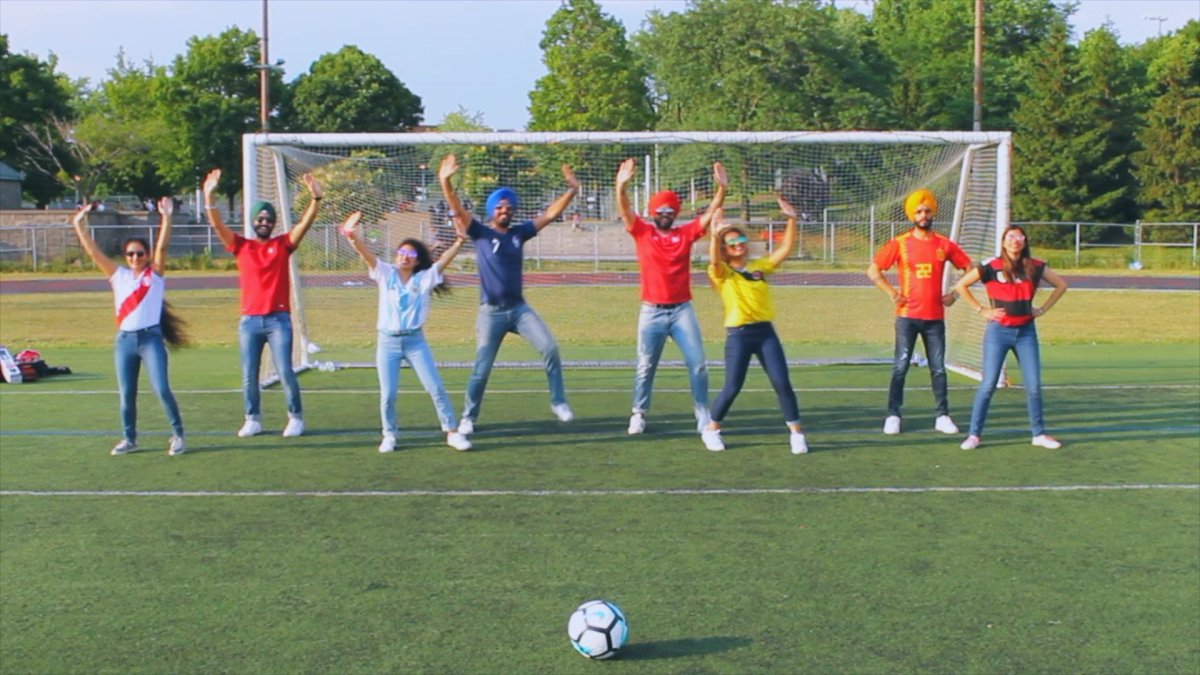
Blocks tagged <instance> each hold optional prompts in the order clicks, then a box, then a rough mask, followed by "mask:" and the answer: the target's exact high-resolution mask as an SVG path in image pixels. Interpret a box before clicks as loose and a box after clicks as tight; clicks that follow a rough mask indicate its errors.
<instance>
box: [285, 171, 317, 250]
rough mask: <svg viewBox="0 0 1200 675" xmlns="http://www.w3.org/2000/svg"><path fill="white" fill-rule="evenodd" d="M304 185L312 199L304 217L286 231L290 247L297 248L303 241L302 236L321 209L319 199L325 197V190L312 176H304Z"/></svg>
mask: <svg viewBox="0 0 1200 675" xmlns="http://www.w3.org/2000/svg"><path fill="white" fill-rule="evenodd" d="M303 180H304V184H305V185H307V186H308V192H309V194H310V195H312V199H310V200H308V208H306V209H304V215H302V216H300V222H298V223H296V226H295V227H293V228H292V229H290V230H288V239H290V240H292V246H299V245H300V242H301V241H303V240H304V235H306V234H308V228H310V227H312V224H313V223H314V222H316V220H317V210H318V209H320V208H321V199H322V198H323V197H324V196H325V190H324V189H323V188H322V187H321V182H320V181H318V180H317V179H316V178H313V177H312V174H310V173H306V174H304V178H303Z"/></svg>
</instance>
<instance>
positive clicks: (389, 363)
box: [375, 329, 456, 436]
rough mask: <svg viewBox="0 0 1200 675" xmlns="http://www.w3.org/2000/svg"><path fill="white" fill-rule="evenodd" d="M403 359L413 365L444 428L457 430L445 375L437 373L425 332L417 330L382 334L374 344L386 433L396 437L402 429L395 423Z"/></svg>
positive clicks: (382, 417)
mask: <svg viewBox="0 0 1200 675" xmlns="http://www.w3.org/2000/svg"><path fill="white" fill-rule="evenodd" d="M403 360H406V361H408V365H410V366H412V369H413V372H414V373H416V374H417V379H418V380H420V381H421V386H422V387H425V392H426V393H428V394H429V397H430V398H431V399H433V407H434V409H435V410H437V416H438V420H439V421H440V422H441V423H442V431H450V430H452V429H454V426H455V423H456V419H455V417H454V407H453V406H452V405H451V404H450V396H449V395H448V394H447V393H446V387H445V386H443V385H442V376H441V375H439V374H438V370H437V364H436V363H434V360H433V352H431V351H430V350H429V343H428V342H426V341H425V334H424V333H423V332H422V331H421V330H419V329H418V330H417V331H416V332H414V333H411V334H409V335H388V334H387V333H380V334H379V342H378V344H377V345H376V347H375V371H376V373H378V374H379V419H380V420H381V421H382V422H383V435H384V436H395V435H396V432H397V431H398V430H399V428H398V427H397V426H396V392H397V391H398V390H399V389H400V362H401V361H403Z"/></svg>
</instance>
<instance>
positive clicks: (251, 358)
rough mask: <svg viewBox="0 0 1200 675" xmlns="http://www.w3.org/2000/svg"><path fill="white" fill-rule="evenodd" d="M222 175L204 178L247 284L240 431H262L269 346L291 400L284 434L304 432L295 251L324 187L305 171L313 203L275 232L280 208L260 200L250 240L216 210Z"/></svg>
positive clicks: (213, 214) (210, 208)
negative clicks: (295, 360) (296, 345)
mask: <svg viewBox="0 0 1200 675" xmlns="http://www.w3.org/2000/svg"><path fill="white" fill-rule="evenodd" d="M220 180H221V170H220V169H213V170H212V171H211V172H209V174H208V176H206V177H205V178H204V208H205V211H206V212H207V213H208V218H209V221H210V222H211V223H212V226H213V229H214V230H216V231H217V236H218V237H220V239H221V243H223V244H225V249H226V250H227V251H229V252H230V253H232V254H234V256H236V258H237V266H238V284H239V286H240V287H241V289H242V318H241V321H240V322H239V323H238V344H239V346H240V348H241V357H242V398H243V400H244V402H245V412H246V420H245V422H244V423H243V424H242V428H241V429H239V430H238V436H242V437H246V436H254V435H256V434H259V433H262V411H261V409H260V405H259V399H260V391H259V384H258V371H259V367H260V366H261V364H262V352H263V347H264V346H265V345H270V346H271V358H273V359H274V360H275V370H276V372H278V373H279V380H280V382H281V383H282V385H283V391H284V395H285V397H286V399H287V409H288V423H287V426H286V427H284V430H283V435H284V436H289V437H290V436H299V435H300V434H302V433H304V410H303V408H302V407H301V404H300V383H299V382H297V381H296V372H295V371H294V370H292V314H291V290H292V289H291V277H290V272H291V256H292V253H293V252H294V251H295V250H296V248H297V247H298V246H299V245H300V241H301V240H303V239H304V235H305V234H307V233H308V228H309V227H310V226H312V224H313V221H315V220H316V218H317V208H318V207H319V206H320V204H321V197H322V196H323V195H324V191H323V190H322V188H321V184H320V183H318V182H317V180H316V179H315V178H313V177H312V176H310V175H307V174H306V175H305V176H304V184H305V185H307V186H308V191H309V193H310V195H311V197H312V198H311V199H310V200H309V203H308V208H306V209H305V210H304V215H302V216H301V217H300V222H298V223H296V225H295V226H294V227H292V228H291V229H290V230H288V231H287V232H285V233H284V234H281V235H278V236H276V237H272V236H271V234H272V233H273V232H274V230H275V207H274V206H272V205H271V204H270V203H268V202H257V203H256V204H254V206H252V207H251V208H250V214H251V216H252V217H253V218H254V238H253V239H248V238H246V237H244V236H242V235H240V234H236V233H234V232H233V230H230V229H229V227H228V226H227V225H226V224H225V222H224V221H222V220H221V214H220V213H218V212H217V207H216V203H215V202H214V201H213V197H214V193H215V192H216V189H217V183H218V182H220Z"/></svg>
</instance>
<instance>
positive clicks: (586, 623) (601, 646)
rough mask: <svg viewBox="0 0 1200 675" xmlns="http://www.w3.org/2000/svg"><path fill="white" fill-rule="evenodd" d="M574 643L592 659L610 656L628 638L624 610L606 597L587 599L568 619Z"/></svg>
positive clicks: (623, 644) (612, 655) (568, 629)
mask: <svg viewBox="0 0 1200 675" xmlns="http://www.w3.org/2000/svg"><path fill="white" fill-rule="evenodd" d="M567 636H568V637H570V638H571V645H572V646H574V647H575V650H576V651H578V652H579V653H580V654H583V655H584V656H586V657H588V658H589V659H610V658H612V657H614V656H616V655H617V653H618V652H619V651H621V648H622V647H624V646H625V642H626V641H627V640H628V639H629V623H628V622H627V621H626V620H625V613H624V612H622V611H621V608H620V607H617V606H616V605H614V604H613V603H611V602H609V601H607V600H588V601H587V602H585V603H583V604H582V605H580V606H579V608H578V609H576V610H575V611H574V612H573V613H572V614H571V618H570V619H568V620H567Z"/></svg>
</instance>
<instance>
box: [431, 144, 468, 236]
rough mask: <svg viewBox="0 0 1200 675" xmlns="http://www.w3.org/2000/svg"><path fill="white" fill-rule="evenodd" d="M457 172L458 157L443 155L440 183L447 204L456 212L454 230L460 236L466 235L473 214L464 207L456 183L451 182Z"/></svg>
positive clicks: (440, 167)
mask: <svg viewBox="0 0 1200 675" xmlns="http://www.w3.org/2000/svg"><path fill="white" fill-rule="evenodd" d="M456 173H458V158H457V157H455V156H454V155H446V156H445V157H443V158H442V163H441V164H440V165H439V166H438V184H439V185H441V186H442V194H443V195H445V196H446V206H448V207H449V208H450V213H453V214H454V218H453V219H452V221H453V222H454V232H455V233H456V234H458V236H460V237H466V236H467V228H468V227H470V225H471V214H469V213H467V210H466V209H464V208H463V205H462V201H461V200H459V198H458V193H457V192H455V191H454V184H453V183H451V182H450V179H451V178H453V177H454V174H456Z"/></svg>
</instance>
